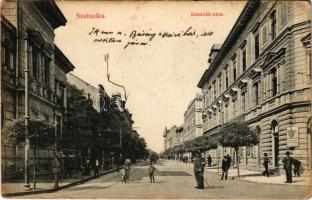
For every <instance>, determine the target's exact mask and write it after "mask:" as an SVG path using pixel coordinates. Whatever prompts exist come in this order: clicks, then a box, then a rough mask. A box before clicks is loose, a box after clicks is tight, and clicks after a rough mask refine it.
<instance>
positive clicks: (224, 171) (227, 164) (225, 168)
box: [221, 156, 230, 180]
mask: <svg viewBox="0 0 312 200" xmlns="http://www.w3.org/2000/svg"><path fill="white" fill-rule="evenodd" d="M221 167H222V176H221V180H223V178H225V180H227V176H228V170H229V168H230V162H229V159H228V157H227V156H224V157H223V159H222V166H221Z"/></svg>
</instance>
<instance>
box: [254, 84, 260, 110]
mask: <svg viewBox="0 0 312 200" xmlns="http://www.w3.org/2000/svg"><path fill="white" fill-rule="evenodd" d="M253 88H254V102H255V105H256V106H257V105H258V104H259V85H258V83H255V84H254V85H253Z"/></svg>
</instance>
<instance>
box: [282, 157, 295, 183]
mask: <svg viewBox="0 0 312 200" xmlns="http://www.w3.org/2000/svg"><path fill="white" fill-rule="evenodd" d="M293 162H294V161H293V158H292V157H291V156H290V153H289V151H286V157H285V158H284V159H283V163H284V170H285V173H286V182H285V183H292V165H293Z"/></svg>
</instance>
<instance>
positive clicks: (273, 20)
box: [270, 11, 276, 40]
mask: <svg viewBox="0 0 312 200" xmlns="http://www.w3.org/2000/svg"><path fill="white" fill-rule="evenodd" d="M270 19H271V40H274V38H275V37H276V12H275V11H273V12H272V14H271V15H270Z"/></svg>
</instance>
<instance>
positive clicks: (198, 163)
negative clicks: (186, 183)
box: [194, 153, 205, 189]
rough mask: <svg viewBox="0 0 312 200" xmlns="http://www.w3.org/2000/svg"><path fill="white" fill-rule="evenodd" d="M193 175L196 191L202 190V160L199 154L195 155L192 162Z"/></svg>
mask: <svg viewBox="0 0 312 200" xmlns="http://www.w3.org/2000/svg"><path fill="white" fill-rule="evenodd" d="M194 174H195V179H196V183H197V186H196V187H195V188H197V189H204V187H205V186H204V176H203V160H202V158H201V155H200V154H199V153H197V154H196V158H195V160H194Z"/></svg>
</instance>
